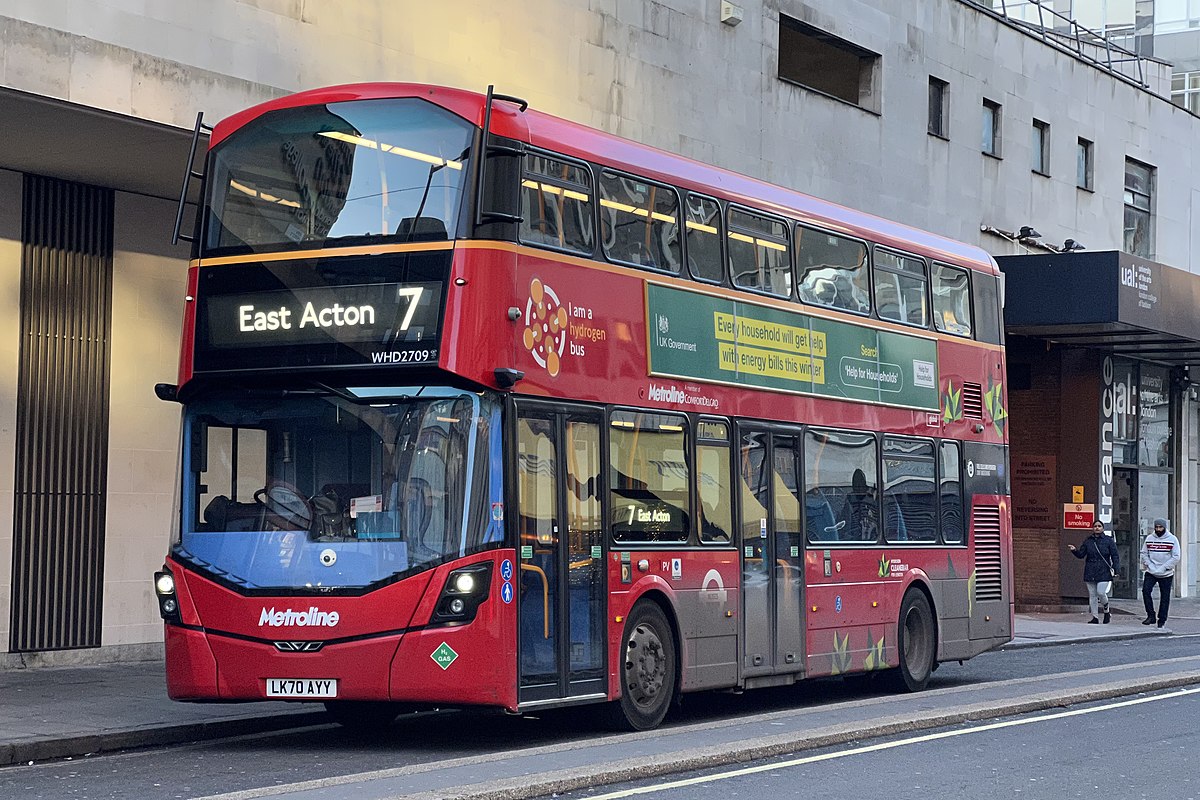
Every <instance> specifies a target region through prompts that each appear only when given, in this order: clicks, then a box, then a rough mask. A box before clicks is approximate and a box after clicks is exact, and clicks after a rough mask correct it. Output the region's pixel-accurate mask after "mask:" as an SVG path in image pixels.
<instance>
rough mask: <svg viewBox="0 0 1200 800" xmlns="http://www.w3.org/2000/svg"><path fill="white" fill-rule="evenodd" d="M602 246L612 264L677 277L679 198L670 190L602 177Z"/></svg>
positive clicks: (680, 254)
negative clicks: (646, 269)
mask: <svg viewBox="0 0 1200 800" xmlns="http://www.w3.org/2000/svg"><path fill="white" fill-rule="evenodd" d="M600 244H601V246H603V248H604V255H606V256H608V257H609V259H611V260H612V261H619V262H621V263H624V264H632V265H634V266H635V267H648V268H650V269H659V270H663V271H664V272H671V273H678V272H679V267H680V264H681V263H682V262H683V243H682V242H681V241H680V240H679V198H678V196H676V194H675V190H674V189H672V188H671V187H669V186H663V185H662V184H658V183H651V182H650V181H646V180H642V179H641V178H633V177H630V176H628V175H617V174H616V173H614V172H609V171H608V170H605V171H604V172H602V173H600Z"/></svg>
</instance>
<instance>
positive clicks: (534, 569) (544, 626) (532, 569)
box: [521, 564, 550, 639]
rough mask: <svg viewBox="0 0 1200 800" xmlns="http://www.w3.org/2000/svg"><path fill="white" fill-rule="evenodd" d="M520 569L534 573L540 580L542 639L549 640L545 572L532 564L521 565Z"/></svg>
mask: <svg viewBox="0 0 1200 800" xmlns="http://www.w3.org/2000/svg"><path fill="white" fill-rule="evenodd" d="M521 569H527V570H529V571H530V572H536V573H537V574H538V575H540V576H541V578H542V638H543V639H549V638H550V581H548V580H546V572H545V570H543V569H542V568H541V567H535V566H534V565H533V564H522V565H521Z"/></svg>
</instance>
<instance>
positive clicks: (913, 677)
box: [888, 589, 937, 692]
mask: <svg viewBox="0 0 1200 800" xmlns="http://www.w3.org/2000/svg"><path fill="white" fill-rule="evenodd" d="M896 653H897V657H898V658H899V660H900V663H899V665H898V666H897V667H896V668H895V669H893V670H891V671H890V672H889V674H888V678H889V679H890V682H891V684H892V688H894V689H896V690H897V691H901V692H919V691H921V690H922V689H924V688H925V686H926V685H927V684H928V683H929V676H930V675H932V674H933V670H934V667H935V666H936V661H937V626H936V624H935V622H934V619H933V609H931V608H930V607H929V598H927V597H926V596H925V593H924V592H922V591H920V590H918V589H910V590H909V591H908V592H907V593H906V594H905V595H904V602H903V603H901V605H900V620H899V625H897V628H896Z"/></svg>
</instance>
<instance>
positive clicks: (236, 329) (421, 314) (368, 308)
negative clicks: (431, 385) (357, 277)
mask: <svg viewBox="0 0 1200 800" xmlns="http://www.w3.org/2000/svg"><path fill="white" fill-rule="evenodd" d="M441 302H442V284H441V282H439V281H425V282H406V283H373V284H360V285H348V286H320V287H307V288H296V289H291V290H274V291H256V292H244V293H229V294H214V295H209V296H207V297H205V298H204V299H203V303H202V309H201V315H200V319H199V320H198V322H199V332H200V334H201V335H200V344H201V349H202V350H203V351H205V352H207V353H209V354H212V353H214V351H221V352H225V353H227V354H231V351H232V352H242V351H251V350H253V351H258V352H263V353H265V352H271V351H274V352H282V351H284V350H285V349H286V351H287V352H289V353H293V354H294V355H295V356H298V354H299V352H302V351H304V350H305V349H308V350H312V351H313V353H312V354H311V355H313V356H314V357H313V358H297V357H288V358H284V359H283V361H282V362H276V364H277V365H279V366H283V365H285V364H286V363H305V362H307V363H315V362H317V361H326V359H325V358H315V354H316V351H320V350H321V349H322V348H324V347H328V346H331V345H334V346H344V348H345V349H347V350H348V352H343V353H342V355H341V356H339V357H337V358H336V359H335V360H336V361H338V362H341V363H347V361H351V362H358V363H372V364H403V363H409V364H415V363H434V362H436V361H437V358H438V347H437V345H438V333H439V330H438V328H439V323H440V319H441ZM348 353H353V354H354V356H353V357H349V355H348Z"/></svg>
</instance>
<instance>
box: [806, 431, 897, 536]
mask: <svg viewBox="0 0 1200 800" xmlns="http://www.w3.org/2000/svg"><path fill="white" fill-rule="evenodd" d="M877 467H878V455H877V453H876V445H875V437H874V436H872V435H870V434H869V433H851V432H849V431H822V430H809V431H807V432H805V434H804V478H805V480H804V485H805V487H806V489H807V491H806V493H805V497H804V509H805V530H806V532H807V534H808V538H809V539H810V540H812V541H849V542H874V541H876V540H877V539H878V538H879V491H878V485H877V478H876V472H877Z"/></svg>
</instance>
